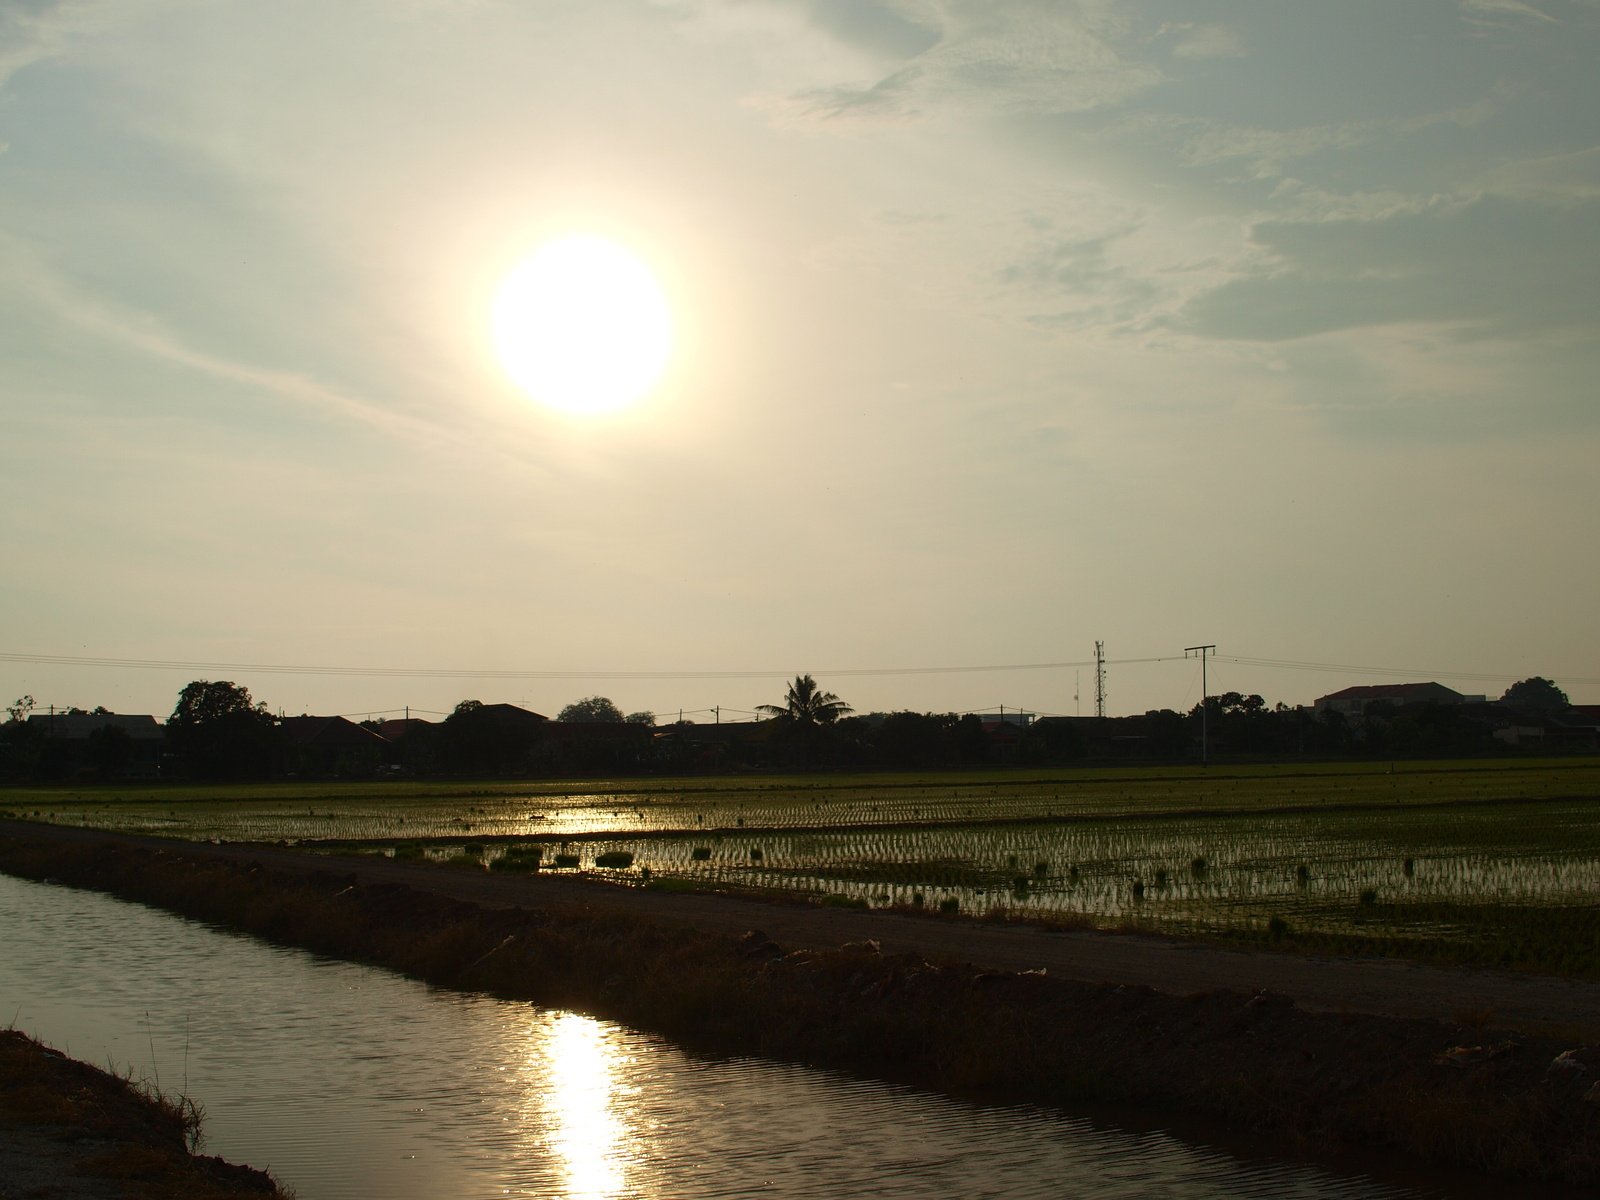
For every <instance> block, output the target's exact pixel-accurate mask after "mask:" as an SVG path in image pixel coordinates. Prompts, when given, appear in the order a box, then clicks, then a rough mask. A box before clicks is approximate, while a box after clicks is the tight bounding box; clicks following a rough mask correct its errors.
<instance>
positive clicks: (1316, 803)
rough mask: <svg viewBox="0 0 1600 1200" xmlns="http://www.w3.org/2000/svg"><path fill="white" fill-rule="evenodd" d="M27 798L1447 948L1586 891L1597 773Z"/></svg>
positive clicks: (1362, 769)
mask: <svg viewBox="0 0 1600 1200" xmlns="http://www.w3.org/2000/svg"><path fill="white" fill-rule="evenodd" d="M42 802H43V803H45V804H48V805H49V807H48V808H44V809H41V810H38V811H37V814H35V813H24V814H19V815H38V816H40V817H41V818H45V819H52V820H56V821H62V822H70V823H73V824H79V823H82V824H89V825H96V826H102V827H107V828H116V829H122V830H127V831H130V832H140V833H156V834H164V835H167V836H175V837H185V838H195V839H218V840H227V841H236V840H239V841H274V842H282V841H287V842H294V843H299V844H302V845H305V846H306V847H307V848H310V849H319V848H320V849H338V850H343V851H349V850H358V851H363V852H368V853H380V854H387V855H396V856H411V857H423V858H428V859H434V860H440V861H447V862H450V863H452V865H454V866H456V867H458V868H461V869H477V870H483V869H511V870H544V871H550V870H555V871H563V872H583V873H585V874H589V875H592V876H598V877H602V878H605V879H607V880H610V881H613V882H616V883H618V884H623V885H630V886H650V887H658V888H659V887H684V888H702V889H711V890H732V891H760V892H781V893H786V894H791V895H794V896H797V897H804V898H809V899H812V900H818V901H822V902H826V903H835V904H850V905H858V906H867V907H906V908H923V909H928V910H942V911H946V912H949V911H959V912H961V913H966V914H976V915H996V916H1015V917H1027V918H1038V919H1045V920H1055V921H1065V922H1069V923H1077V924H1087V925H1100V926H1132V927H1138V928H1144V929H1155V930H1160V931H1167V932H1175V933H1185V932H1188V933H1192V932H1201V933H1205V932H1216V933H1230V932H1232V933H1238V932H1241V931H1244V932H1251V931H1254V932H1262V931H1266V930H1268V929H1274V930H1277V931H1280V932H1281V931H1284V930H1291V931H1294V932H1297V933H1300V934H1303V935H1305V934H1326V935H1331V936H1360V937H1368V938H1370V937H1379V938H1393V937H1396V936H1401V937H1412V938H1416V939H1426V940H1431V941H1435V942H1440V941H1442V942H1449V941H1451V940H1452V939H1454V940H1457V941H1460V942H1463V943H1465V942H1469V941H1472V940H1474V939H1478V940H1481V929H1480V928H1479V926H1478V925H1477V924H1476V923H1475V922H1474V920H1471V919H1464V918H1463V917H1462V914H1463V913H1470V912H1472V911H1476V912H1479V913H1481V912H1484V911H1487V910H1489V909H1491V908H1492V909H1494V910H1496V911H1497V912H1501V913H1504V912H1510V911H1514V910H1525V911H1532V910H1539V911H1540V913H1541V914H1544V915H1543V916H1541V921H1543V922H1544V924H1546V925H1549V924H1550V919H1549V914H1550V913H1555V914H1557V915H1556V918H1555V920H1556V923H1557V924H1559V923H1560V922H1561V921H1562V920H1564V919H1565V918H1564V914H1567V913H1569V912H1570V913H1573V914H1578V919H1582V915H1583V914H1592V913H1593V910H1594V900H1595V898H1596V897H1597V896H1600V764H1595V763H1592V762H1589V761H1586V760H1571V761H1566V762H1559V763H1544V764H1524V763H1509V764H1508V763H1489V764H1398V765H1395V764H1363V765H1357V766H1349V765H1341V766H1336V767H1322V768H1316V767H1303V768H1244V769H1234V770H1233V772H1232V773H1228V772H1225V771H1217V772H1215V773H1199V772H1193V771H1191V772H1188V773H1183V772H1167V773H1163V772H1160V771H1145V772H1131V771H1102V772H1084V773H1080V774H1077V775H1072V776H1065V777H1060V778H1037V777H1029V776H1026V775H1004V774H1000V773H994V774H991V775H989V776H986V777H970V778H962V779H958V780H956V781H954V782H941V781H938V780H913V781H906V780H901V779H898V778H896V777H886V778H884V779H879V780H872V779H848V780H832V779H828V778H826V777H823V778H820V779H811V780H803V781H797V780H778V781H769V780H760V779H756V780H719V781H710V782H707V781H697V782H695V783H692V784H683V785H681V786H678V787H671V786H664V785H649V784H638V783H635V784H630V785H607V786H606V787H605V788H603V789H601V788H595V787H593V786H592V785H591V787H589V788H586V789H578V790H562V789H560V788H559V787H556V786H553V785H546V786H544V787H541V788H539V789H537V790H533V789H527V790H518V789H516V788H514V787H510V786H504V785H502V786H499V787H492V788H488V789H485V790H483V791H481V792H477V793H469V792H466V791H464V790H458V791H456V792H455V793H454V794H450V795H438V794H432V795H430V794H427V793H426V791H425V790H421V791H419V790H417V789H416V788H415V787H413V788H412V789H410V790H395V791H393V792H391V793H390V794H381V793H378V792H375V791H374V790H373V789H371V788H366V789H361V788H349V789H345V790H343V791H340V790H337V789H335V788H328V787H324V789H323V794H321V795H315V794H313V795H307V796H306V797H305V798H303V799H302V798H300V796H298V795H292V794H283V793H274V792H272V791H271V790H270V789H264V790H263V789H258V790H249V789H245V790H241V791H239V792H237V793H236V794H233V795H229V796H226V797H223V796H218V797H215V798H210V799H207V798H205V797H204V796H200V797H197V798H189V799H185V800H183V801H181V802H174V801H171V800H164V799H163V798H162V797H161V796H160V795H155V796H151V797H149V798H145V799H128V800H122V799H116V798H108V797H105V796H103V795H101V796H93V795H84V796H71V795H67V794H62V795H58V796H52V797H46V798H42ZM1589 932H1590V931H1588V930H1587V929H1586V928H1579V929H1575V930H1573V931H1572V933H1571V936H1572V937H1575V938H1579V939H1584V938H1587V939H1588V940H1589V941H1591V942H1592V940H1593V939H1592V937H1589ZM1561 936H1563V937H1565V936H1567V935H1566V934H1565V933H1563V934H1562V935H1561ZM1508 953H1509V952H1508Z"/></svg>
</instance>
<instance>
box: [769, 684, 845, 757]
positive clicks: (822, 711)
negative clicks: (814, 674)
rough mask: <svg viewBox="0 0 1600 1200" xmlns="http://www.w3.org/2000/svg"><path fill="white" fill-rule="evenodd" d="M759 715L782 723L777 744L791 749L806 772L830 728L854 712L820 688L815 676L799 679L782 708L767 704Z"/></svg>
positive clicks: (793, 685) (779, 724)
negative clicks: (841, 718) (805, 768)
mask: <svg viewBox="0 0 1600 1200" xmlns="http://www.w3.org/2000/svg"><path fill="white" fill-rule="evenodd" d="M758 711H760V712H761V713H762V714H763V715H765V716H767V717H769V718H771V719H772V720H773V721H776V722H777V723H778V731H777V738H776V740H778V741H779V742H780V743H783V744H786V745H787V746H789V747H790V748H791V749H792V750H793V751H794V752H795V755H796V757H797V760H798V762H799V765H800V766H801V767H802V768H804V767H808V766H810V765H811V762H812V759H813V756H814V755H815V754H816V752H817V750H818V749H819V748H820V747H821V746H822V744H823V742H824V739H825V735H826V733H827V731H828V729H829V727H831V726H832V725H834V724H835V723H837V722H838V720H839V718H840V717H844V716H848V715H849V714H850V713H851V712H853V711H854V710H853V709H852V708H851V707H850V706H849V705H848V704H846V703H845V702H844V701H843V700H841V699H839V697H837V696H835V695H834V694H833V693H832V692H825V691H823V690H822V689H821V688H819V687H818V686H817V681H816V680H815V679H813V678H811V676H809V675H796V676H795V678H794V682H793V683H791V684H790V685H789V688H788V691H787V692H786V693H785V694H784V698H783V703H782V704H763V705H761V706H760V707H759V710H758Z"/></svg>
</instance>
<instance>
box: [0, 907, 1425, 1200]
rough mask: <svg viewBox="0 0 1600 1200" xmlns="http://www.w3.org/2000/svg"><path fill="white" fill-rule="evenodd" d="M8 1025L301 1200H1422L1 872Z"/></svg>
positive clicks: (1415, 1193)
mask: <svg viewBox="0 0 1600 1200" xmlns="http://www.w3.org/2000/svg"><path fill="white" fill-rule="evenodd" d="M0 947H3V952H0V1006H3V1007H4V1011H3V1012H0V1022H4V1023H9V1024H12V1025H14V1026H15V1027H17V1028H19V1029H22V1030H24V1031H25V1032H27V1033H30V1034H32V1035H33V1036H35V1037H37V1038H39V1039H41V1040H42V1041H45V1042H47V1043H49V1044H51V1045H54V1046H57V1047H58V1048H60V1049H63V1050H65V1051H67V1052H68V1053H70V1054H72V1055H73V1056H74V1057H77V1058H80V1059H84V1060H86V1061H89V1062H92V1063H95V1064H96V1065H100V1066H105V1065H108V1064H109V1065H112V1066H114V1067H115V1068H117V1069H121V1070H131V1071H132V1073H133V1074H134V1075H135V1076H138V1077H144V1078H147V1079H151V1080H154V1081H156V1082H158V1083H159V1084H160V1086H162V1087H163V1088H166V1089H168V1090H182V1091H184V1092H186V1093H187V1094H189V1095H190V1096H192V1097H193V1098H195V1099H196V1100H197V1101H198V1102H199V1103H200V1104H201V1105H202V1106H203V1107H204V1109H205V1113H206V1139H207V1140H206V1147H205V1148H206V1151H207V1152H208V1153H213V1154H220V1155H222V1156H223V1157H225V1158H228V1159H231V1160H233V1161H235V1162H246V1163H249V1164H251V1165H252V1166H258V1167H266V1168H269V1169H270V1170H272V1171H273V1173H274V1174H275V1175H277V1176H278V1178H279V1179H280V1180H282V1181H283V1182H285V1183H287V1184H288V1185H290V1186H291V1187H293V1188H294V1189H295V1190H296V1191H297V1193H298V1195H299V1197H300V1200H344V1198H355V1197H362V1198H366V1197H374V1196H383V1197H389V1198H392V1200H410V1198H418V1200H421V1198H424V1197H425V1198H427V1200H439V1198H451V1200H456V1198H460V1200H475V1198H478V1197H484V1198H488V1197H503V1196H541V1197H570V1198H580V1197H582V1198H587V1200H612V1198H620V1197H731V1196H757V1195H759V1196H794V1197H801V1196H804V1197H858V1196H859V1197H906V1198H910V1197H930V1196H960V1197H1080V1196H1081V1197H1089V1196H1093V1197H1110V1198H1116V1197H1151V1196H1170V1197H1180V1198H1198V1197H1222V1196H1230V1197H1232V1196H1239V1197H1250V1196H1256V1197H1269V1196H1270V1197H1296V1198H1297V1197H1305V1198H1311V1197H1318V1198H1331V1197H1339V1198H1353V1197H1362V1198H1368V1197H1383V1198H1385V1200H1388V1198H1400V1197H1408V1198H1409V1197H1421V1196H1440V1195H1444V1194H1445V1193H1444V1192H1442V1191H1438V1190H1434V1189H1431V1188H1429V1189H1427V1190H1419V1189H1415V1188H1407V1187H1402V1186H1399V1185H1396V1184H1391V1183H1386V1182H1379V1181H1377V1180H1374V1179H1370V1178H1366V1177H1361V1176H1349V1175H1341V1174H1336V1173H1334V1172H1332V1171H1330V1170H1328V1169H1325V1168H1322V1167H1318V1166H1313V1165H1307V1164H1304V1163H1279V1162H1272V1161H1261V1160H1246V1159H1240V1158H1238V1157H1236V1156H1234V1155H1232V1154H1229V1153H1227V1152H1225V1151H1222V1150H1219V1149H1216V1148H1212V1147H1207V1146H1203V1145H1196V1144H1194V1143H1191V1142H1186V1141H1184V1140H1182V1139H1180V1138H1178V1137H1175V1136H1173V1135H1171V1134H1168V1133H1165V1132H1134V1131H1128V1130H1123V1129H1117V1128H1108V1127H1106V1126H1104V1125H1102V1124H1100V1123H1097V1122H1090V1121H1087V1120H1084V1119H1080V1118H1075V1117H1071V1116H1067V1115H1063V1114H1061V1113H1058V1112H1053V1111H1050V1110H1044V1109H1036V1108H1028V1107H1004V1108H1000V1107H985V1106H978V1105H972V1104H966V1103H963V1102H960V1101H956V1100H951V1099H947V1098H944V1097H939V1096H932V1095H928V1094H926V1093H921V1092H916V1091H912V1090H909V1089H905V1088H899V1087H895V1086H892V1085H888V1084H881V1083H873V1082H862V1081H859V1080H852V1079H847V1078H843V1077H840V1076H836V1075H831V1074H828V1073H826V1072H820V1071H812V1070H807V1069H804V1068H799V1067H792V1066H784V1065H780V1064H773V1063H769V1062H764V1061H759V1060H751V1059H734V1060H707V1059H702V1058H697V1057H693V1056H691V1055H688V1054H686V1053H684V1052H683V1051H682V1050H680V1049H678V1048H677V1047H675V1046H674V1045H672V1044H671V1043H670V1042H667V1041H664V1040H662V1039H661V1038H658V1037H655V1036H652V1035H649V1034H644V1033H640V1032H637V1031H634V1030H630V1029H627V1028H625V1027H623V1026H619V1025H615V1024H612V1023H610V1022H606V1021H599V1020H595V1019H593V1018H590V1017H586V1016H583V1015H580V1014H577V1013H571V1012H561V1011H553V1010H548V1009H541V1008H537V1007H533V1006H531V1005H528V1004H520V1003H514V1002H509V1001H502V1000H495V999H491V998H487V997H483V996H472V995H463V994H459V993H455V992H449V991H444V990H440V989H435V988H430V987H428V986H426V985H424V984H420V983H417V982H415V981H412V980H408V979H404V978H400V977H398V976H395V975H392V974H389V973H386V972H383V971H379V970H375V969H373V968H369V967H362V966H356V965H352V964H350V963H344V962H338V961H334V960H329V959H323V958H318V957H316V956H314V955H311V954H308V953H304V952H302V951H297V950H288V949H282V948H279V947H274V946H269V945H266V944H264V943H261V942H257V941H255V940H253V939H249V938H245V937H241V936H238V935H235V934H231V933H227V932H222V931H218V930H215V929H212V928H210V927H207V926H205V925H201V924H198V923H195V922H190V921H185V920H182V919H179V918H176V917H172V916H169V915H166V914H164V913H159V912H156V911H153V910H150V909H146V908H143V907H140V906H138V905H133V904H128V903H125V902H123V901H119V900H115V899H112V898H110V897H106V896H100V895H96V894H94V893H90V892H81V891H75V890H72V889H69V888H63V887H55V886H49V885H44V884H37V883H31V882H27V881H23V880H18V879H14V878H11V877H9V876H6V875H0Z"/></svg>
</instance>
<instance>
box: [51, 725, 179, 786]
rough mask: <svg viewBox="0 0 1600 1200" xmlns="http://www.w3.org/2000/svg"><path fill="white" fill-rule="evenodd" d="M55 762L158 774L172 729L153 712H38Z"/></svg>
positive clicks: (64, 766)
mask: <svg viewBox="0 0 1600 1200" xmlns="http://www.w3.org/2000/svg"><path fill="white" fill-rule="evenodd" d="M28 729H29V730H30V731H34V732H37V733H38V734H40V735H41V736H42V737H43V739H44V741H45V744H46V745H47V746H48V747H49V750H50V754H51V757H52V758H53V759H54V763H55V767H56V768H57V769H59V770H63V771H68V772H85V773H92V774H98V775H101V776H105V777H110V778H127V779H153V778H155V776H156V775H158V774H159V773H160V770H161V752H162V751H163V749H165V747H166V737H167V735H166V730H165V729H163V728H162V726H161V724H160V723H159V722H157V720H156V719H155V718H154V717H152V716H147V715H140V716H132V715H128V714H123V713H108V712H95V713H34V714H32V715H31V716H30V717H29V718H28Z"/></svg>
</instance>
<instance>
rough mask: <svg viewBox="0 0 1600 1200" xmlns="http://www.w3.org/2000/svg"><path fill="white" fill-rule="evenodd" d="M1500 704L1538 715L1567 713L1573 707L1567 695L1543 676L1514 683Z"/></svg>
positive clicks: (1502, 697) (1501, 698)
mask: <svg viewBox="0 0 1600 1200" xmlns="http://www.w3.org/2000/svg"><path fill="white" fill-rule="evenodd" d="M1500 703H1502V704H1510V705H1514V706H1515V707H1517V708H1523V709H1527V710H1528V711H1529V712H1538V713H1559V712H1566V711H1567V709H1569V708H1571V707H1572V701H1570V700H1568V699H1567V694H1566V693H1565V692H1564V691H1562V690H1561V689H1560V688H1558V687H1557V686H1556V685H1555V684H1553V683H1551V682H1550V681H1549V680H1548V679H1546V678H1544V677H1543V676H1542V675H1535V676H1534V677H1533V678H1532V679H1524V680H1522V681H1521V682H1520V683H1513V684H1512V685H1511V686H1510V687H1508V688H1507V689H1506V694H1505V695H1504V696H1501V697H1500Z"/></svg>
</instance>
